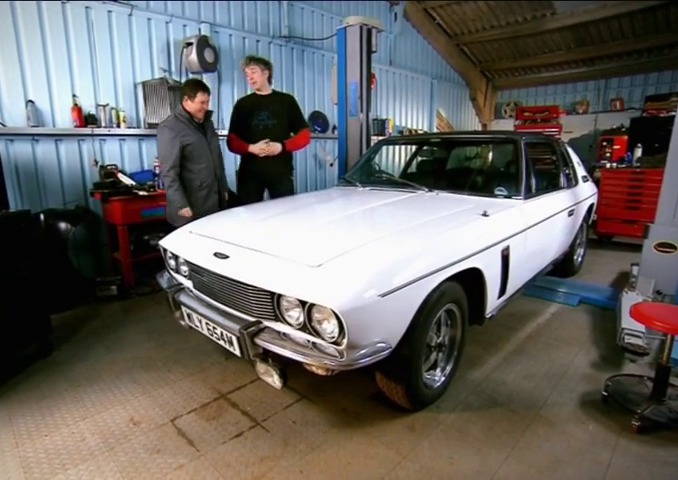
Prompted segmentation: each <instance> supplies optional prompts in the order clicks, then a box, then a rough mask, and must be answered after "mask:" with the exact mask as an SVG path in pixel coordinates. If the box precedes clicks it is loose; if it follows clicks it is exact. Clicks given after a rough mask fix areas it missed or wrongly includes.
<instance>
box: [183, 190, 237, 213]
mask: <svg viewBox="0 0 678 480" xmlns="http://www.w3.org/2000/svg"><path fill="white" fill-rule="evenodd" d="M227 195H228V194H227ZM179 216H181V217H186V218H191V217H192V216H193V211H192V210H191V208H190V207H186V208H182V209H181V210H179Z"/></svg>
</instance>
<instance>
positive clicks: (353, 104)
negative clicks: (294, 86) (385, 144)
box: [337, 19, 381, 177]
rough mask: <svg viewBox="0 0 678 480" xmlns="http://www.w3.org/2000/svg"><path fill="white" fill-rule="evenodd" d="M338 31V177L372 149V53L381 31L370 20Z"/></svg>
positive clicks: (355, 22) (354, 21)
mask: <svg viewBox="0 0 678 480" xmlns="http://www.w3.org/2000/svg"><path fill="white" fill-rule="evenodd" d="M346 23H347V24H345V25H342V26H340V27H339V28H338V29H337V107H338V111H337V120H338V125H337V127H338V154H339V155H338V170H339V172H338V173H339V177H342V176H343V175H345V174H346V172H347V171H348V170H349V169H350V168H351V167H353V165H355V163H356V162H357V161H358V159H359V158H360V156H361V155H362V154H363V153H365V151H366V150H367V149H368V148H369V147H370V138H371V132H370V107H371V99H372V98H371V97H372V89H371V79H372V54H373V53H374V52H376V39H377V38H376V37H377V35H378V32H379V31H381V28H379V27H377V26H376V25H374V24H371V22H370V21H369V20H367V19H365V23H363V22H361V21H359V20H353V21H352V22H348V21H347V22H346Z"/></svg>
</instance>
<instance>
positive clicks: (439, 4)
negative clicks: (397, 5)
mask: <svg viewBox="0 0 678 480" xmlns="http://www.w3.org/2000/svg"><path fill="white" fill-rule="evenodd" d="M417 3H418V4H419V6H420V7H421V8H436V7H445V6H447V5H450V4H451V3H457V2H450V1H447V2H442V1H439V2H436V1H431V2H428V1H424V2H417Z"/></svg>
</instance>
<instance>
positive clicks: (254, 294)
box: [188, 263, 277, 321]
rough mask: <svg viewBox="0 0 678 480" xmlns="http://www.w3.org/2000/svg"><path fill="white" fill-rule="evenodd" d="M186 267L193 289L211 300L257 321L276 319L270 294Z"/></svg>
mask: <svg viewBox="0 0 678 480" xmlns="http://www.w3.org/2000/svg"><path fill="white" fill-rule="evenodd" d="M188 267H189V272H190V273H189V278H190V280H191V281H192V282H193V287H194V288H195V289H196V290H197V291H198V292H200V293H201V294H203V295H205V296H206V297H208V298H210V299H211V300H214V301H215V302H217V303H219V304H221V305H223V306H225V307H228V308H230V309H232V310H235V311H236V312H240V313H242V314H244V315H248V316H250V317H254V318H256V319H259V320H269V321H275V320H276V319H277V317H276V314H275V307H274V306H273V293H272V292H269V291H268V290H264V289H262V288H259V287H255V286H252V285H248V284H246V283H243V282H239V281H238V280H234V279H232V278H228V277H225V276H223V275H219V274H217V273H214V272H211V271H209V270H207V269H205V268H203V267H200V266H198V265H195V264H192V263H189V264H188Z"/></svg>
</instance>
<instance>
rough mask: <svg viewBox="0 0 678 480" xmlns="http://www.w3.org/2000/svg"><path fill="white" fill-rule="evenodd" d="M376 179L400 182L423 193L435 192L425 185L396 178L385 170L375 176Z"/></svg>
mask: <svg viewBox="0 0 678 480" xmlns="http://www.w3.org/2000/svg"><path fill="white" fill-rule="evenodd" d="M375 177H383V178H387V179H389V180H395V181H397V182H400V183H402V184H405V185H409V186H410V187H414V188H416V189H417V190H421V191H423V192H432V191H433V190H432V189H430V188H428V187H425V186H424V185H419V184H418V183H414V182H410V181H409V180H405V179H404V178H400V177H396V176H395V175H393V174H392V173H389V172H386V171H384V170H381V171H379V172H377V173H376V174H375Z"/></svg>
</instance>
